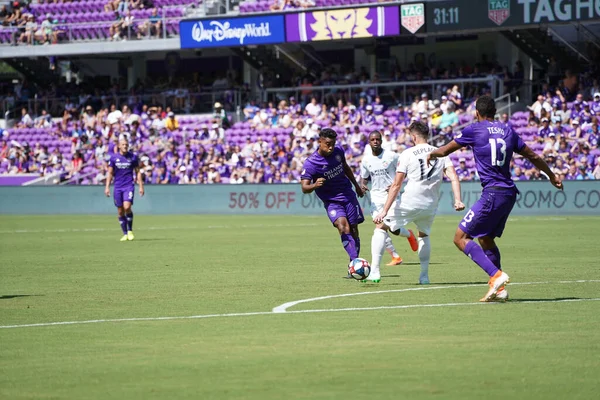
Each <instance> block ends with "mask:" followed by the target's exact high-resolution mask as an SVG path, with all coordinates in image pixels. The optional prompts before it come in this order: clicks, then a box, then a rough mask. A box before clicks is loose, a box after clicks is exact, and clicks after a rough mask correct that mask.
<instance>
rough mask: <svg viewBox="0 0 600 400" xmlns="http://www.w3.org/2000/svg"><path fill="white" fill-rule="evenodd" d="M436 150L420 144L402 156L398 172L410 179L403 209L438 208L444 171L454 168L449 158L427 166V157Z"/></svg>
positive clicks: (405, 189) (403, 196) (432, 162)
mask: <svg viewBox="0 0 600 400" xmlns="http://www.w3.org/2000/svg"><path fill="white" fill-rule="evenodd" d="M434 150H436V147H434V146H431V145H429V144H418V145H416V146H414V147H411V148H409V149H406V150H404V151H403V152H402V154H400V157H399V160H398V169H397V172H403V173H404V174H406V177H407V178H408V182H407V183H406V187H405V188H404V194H403V195H402V201H401V207H403V208H410V209H430V208H437V205H438V203H439V200H440V191H441V187H442V180H443V176H444V169H445V168H448V167H450V166H452V162H451V161H450V159H449V158H448V157H443V158H440V159H436V160H432V161H431V163H430V165H428V164H427V155H428V154H429V153H431V152H432V151H434Z"/></svg>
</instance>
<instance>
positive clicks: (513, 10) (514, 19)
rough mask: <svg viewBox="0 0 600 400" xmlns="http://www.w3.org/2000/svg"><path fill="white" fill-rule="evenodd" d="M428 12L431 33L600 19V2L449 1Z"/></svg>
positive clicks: (434, 4)
mask: <svg viewBox="0 0 600 400" xmlns="http://www.w3.org/2000/svg"><path fill="white" fill-rule="evenodd" d="M426 9H427V12H426V19H427V32H430V33H436V32H446V31H462V30H471V29H489V28H499V27H500V28H504V27H505V28H509V27H515V26H523V25H530V24H552V23H567V22H570V21H589V20H594V19H600V0H477V1H474V0H450V1H436V2H429V3H427V6H426Z"/></svg>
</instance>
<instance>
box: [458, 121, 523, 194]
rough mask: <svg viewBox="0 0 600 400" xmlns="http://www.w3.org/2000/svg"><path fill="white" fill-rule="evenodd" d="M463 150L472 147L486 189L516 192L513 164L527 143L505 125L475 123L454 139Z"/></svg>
mask: <svg viewBox="0 0 600 400" xmlns="http://www.w3.org/2000/svg"><path fill="white" fill-rule="evenodd" d="M454 140H455V141H456V142H457V143H458V144H460V145H461V146H471V147H472V149H473V155H474V156H475V164H476V168H477V172H478V174H479V178H480V179H481V185H482V186H483V188H484V189H485V188H488V187H501V188H515V184H514V182H513V180H512V177H511V174H510V161H511V159H512V156H513V153H514V152H519V151H521V150H523V148H524V147H525V143H524V142H523V140H521V138H520V137H519V135H517V134H516V133H515V132H514V131H513V130H512V129H511V128H510V127H509V126H508V125H506V124H504V123H502V122H492V121H487V120H486V121H481V122H477V123H474V124H472V125H470V126H468V127H466V128H465V129H463V131H462V132H461V133H459V134H457V135H456V136H455V137H454Z"/></svg>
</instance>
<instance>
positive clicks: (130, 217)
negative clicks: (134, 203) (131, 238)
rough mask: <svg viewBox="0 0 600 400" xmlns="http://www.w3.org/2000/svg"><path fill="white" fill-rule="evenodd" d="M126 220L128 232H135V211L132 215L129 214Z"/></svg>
mask: <svg viewBox="0 0 600 400" xmlns="http://www.w3.org/2000/svg"><path fill="white" fill-rule="evenodd" d="M125 218H127V230H128V231H132V230H133V211H132V212H131V214H127V215H126V216H125Z"/></svg>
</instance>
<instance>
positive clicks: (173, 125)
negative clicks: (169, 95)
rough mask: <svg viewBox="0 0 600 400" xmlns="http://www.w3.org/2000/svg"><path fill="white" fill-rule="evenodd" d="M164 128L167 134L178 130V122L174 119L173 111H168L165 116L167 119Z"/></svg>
mask: <svg viewBox="0 0 600 400" xmlns="http://www.w3.org/2000/svg"><path fill="white" fill-rule="evenodd" d="M165 128H167V130H168V131H169V132H173V131H174V130H176V129H179V121H177V119H176V118H175V113H174V112H173V111H169V113H168V114H167V119H166V120H165Z"/></svg>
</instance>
